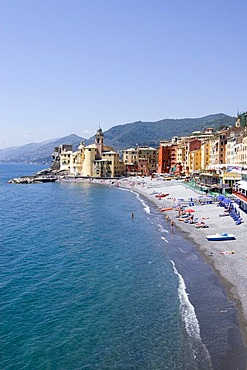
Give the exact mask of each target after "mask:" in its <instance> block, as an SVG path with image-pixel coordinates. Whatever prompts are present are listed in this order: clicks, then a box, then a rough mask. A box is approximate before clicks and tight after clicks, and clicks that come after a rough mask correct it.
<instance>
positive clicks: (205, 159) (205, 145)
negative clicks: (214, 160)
mask: <svg viewBox="0 0 247 370" xmlns="http://www.w3.org/2000/svg"><path fill="white" fill-rule="evenodd" d="M209 165H210V140H207V141H204V142H202V145H201V169H202V170H205V169H206V168H207V167H208V166H209Z"/></svg>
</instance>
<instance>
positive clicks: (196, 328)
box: [171, 260, 212, 370]
mask: <svg viewBox="0 0 247 370" xmlns="http://www.w3.org/2000/svg"><path fill="white" fill-rule="evenodd" d="M171 262H172V266H173V271H174V273H175V275H177V276H178V281H179V285H178V296H179V300H180V312H181V316H182V320H183V322H184V325H185V330H186V333H187V334H188V336H189V338H190V341H191V343H189V346H190V350H191V351H192V354H193V356H194V359H197V357H198V352H201V353H202V354H203V361H202V359H201V361H202V363H201V369H204V368H205V367H204V366H206V368H207V369H208V370H210V369H212V364H211V359H210V355H209V352H208V350H207V348H206V346H205V345H204V343H203V342H202V339H201V335H200V325H199V322H198V320H197V317H196V313H195V309H194V306H193V305H192V303H191V302H190V300H189V297H188V293H187V292H186V285H185V282H184V279H183V277H182V275H180V274H179V272H178V270H177V269H176V266H175V263H174V262H173V261H172V260H171ZM203 364H204V365H203Z"/></svg>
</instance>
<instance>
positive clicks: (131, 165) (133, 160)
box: [123, 146, 158, 176]
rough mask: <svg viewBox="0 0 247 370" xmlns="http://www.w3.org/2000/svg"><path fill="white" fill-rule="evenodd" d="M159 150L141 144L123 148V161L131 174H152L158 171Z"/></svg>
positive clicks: (128, 173) (127, 172)
mask: <svg viewBox="0 0 247 370" xmlns="http://www.w3.org/2000/svg"><path fill="white" fill-rule="evenodd" d="M157 155H158V150H157V149H155V148H152V147H149V146H140V147H137V148H129V149H126V150H123V163H124V165H125V167H126V174H127V175H130V176H137V175H139V176H150V175H152V174H153V173H155V172H156V171H157Z"/></svg>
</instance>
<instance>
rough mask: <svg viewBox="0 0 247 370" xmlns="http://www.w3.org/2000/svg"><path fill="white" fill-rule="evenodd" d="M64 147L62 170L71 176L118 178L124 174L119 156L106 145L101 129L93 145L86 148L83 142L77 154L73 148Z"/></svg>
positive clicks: (61, 160)
mask: <svg viewBox="0 0 247 370" xmlns="http://www.w3.org/2000/svg"><path fill="white" fill-rule="evenodd" d="M64 147H65V150H62V151H61V153H60V170H63V171H67V172H68V174H69V175H73V176H91V177H115V176H116V177H118V176H121V175H122V174H123V173H124V169H123V167H124V166H123V162H122V161H121V160H120V159H119V154H118V153H116V152H115V151H114V150H113V148H111V147H109V146H106V145H104V134H103V132H102V129H101V128H99V129H98V130H97V132H96V134H95V141H94V143H93V144H90V145H88V146H84V143H83V142H81V143H80V145H79V147H78V150H77V151H75V152H73V151H72V147H71V146H64ZM70 147H71V148H70ZM68 149H70V150H68Z"/></svg>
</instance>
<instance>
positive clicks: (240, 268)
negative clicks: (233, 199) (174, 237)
mask: <svg viewBox="0 0 247 370" xmlns="http://www.w3.org/2000/svg"><path fill="white" fill-rule="evenodd" d="M155 181H156V180H155V179H153V180H152V187H151V188H150V187H148V184H150V182H151V181H150V179H146V181H141V183H139V184H138V182H135V183H134V184H133V183H132V185H131V186H129V185H127V184H123V182H121V187H122V186H123V187H127V188H130V189H132V190H134V191H136V192H137V193H139V194H141V195H142V196H144V197H146V198H147V199H148V200H149V201H151V202H152V203H154V204H155V205H156V206H157V207H158V208H162V207H167V208H168V207H169V208H170V207H174V198H176V199H178V196H180V197H181V198H184V199H185V198H187V199H189V198H191V197H192V198H193V199H194V198H198V196H199V194H197V193H196V192H195V191H194V190H192V189H190V188H187V187H185V186H184V185H183V183H181V182H178V181H176V182H175V183H174V180H173V181H171V182H170V181H169V182H163V184H162V186H160V185H159V184H158V186H157V187H155V186H153V184H154V182H155ZM125 182H126V181H125ZM159 182H161V181H159ZM125 185H127V186H125ZM150 189H152V191H151V192H150ZM154 191H157V192H158V193H161V192H162V191H165V192H166V191H167V192H169V196H167V197H165V198H161V199H160V200H159V198H155V194H154ZM181 193H182V195H183V196H181ZM184 194H186V197H184ZM171 198H172V199H171ZM236 207H237V209H238V206H236ZM191 208H193V209H194V210H195V213H194V214H195V217H196V218H197V219H198V221H201V220H202V219H205V222H206V223H207V224H208V226H209V227H208V228H202V229H196V228H195V227H194V224H192V225H190V224H188V223H184V222H180V221H178V218H177V217H176V216H177V211H175V210H174V209H172V210H169V211H165V212H163V214H164V216H165V217H166V216H168V217H169V220H170V221H173V222H174V224H175V228H177V229H179V232H182V234H183V235H184V237H185V238H186V239H189V240H191V241H192V242H193V244H194V245H195V247H196V249H197V250H198V251H199V252H200V253H201V255H202V256H203V259H204V260H205V262H206V263H208V264H209V265H210V266H211V267H212V269H213V271H214V272H215V274H216V275H217V276H218V277H219V279H220V281H221V283H222V285H223V286H224V287H225V289H226V292H227V295H228V297H229V299H230V300H232V301H234V302H235V304H236V307H237V313H238V319H239V325H240V330H241V334H242V337H243V341H244V344H245V346H246V347H247V293H246V294H245V292H246V291H247V248H246V240H245V235H247V215H246V214H245V213H244V212H243V211H240V212H241V217H242V219H243V223H242V224H240V225H235V222H234V220H233V219H232V218H231V217H230V216H227V217H224V218H223V217H219V214H220V213H222V211H223V209H222V207H217V205H216V204H207V205H203V206H200V205H199V206H198V205H193V206H192V207H191ZM165 217H164V218H165ZM217 232H218V233H225V232H227V233H233V234H234V235H235V236H236V240H230V241H208V240H207V239H206V235H208V234H215V233H217ZM240 233H241V237H239V234H240ZM244 234H245V235H244ZM224 251H226V252H228V251H234V254H233V255H230V254H229V255H223V254H221V252H223V253H224ZM241 259H242V260H241ZM233 262H235V263H234V264H233Z"/></svg>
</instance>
